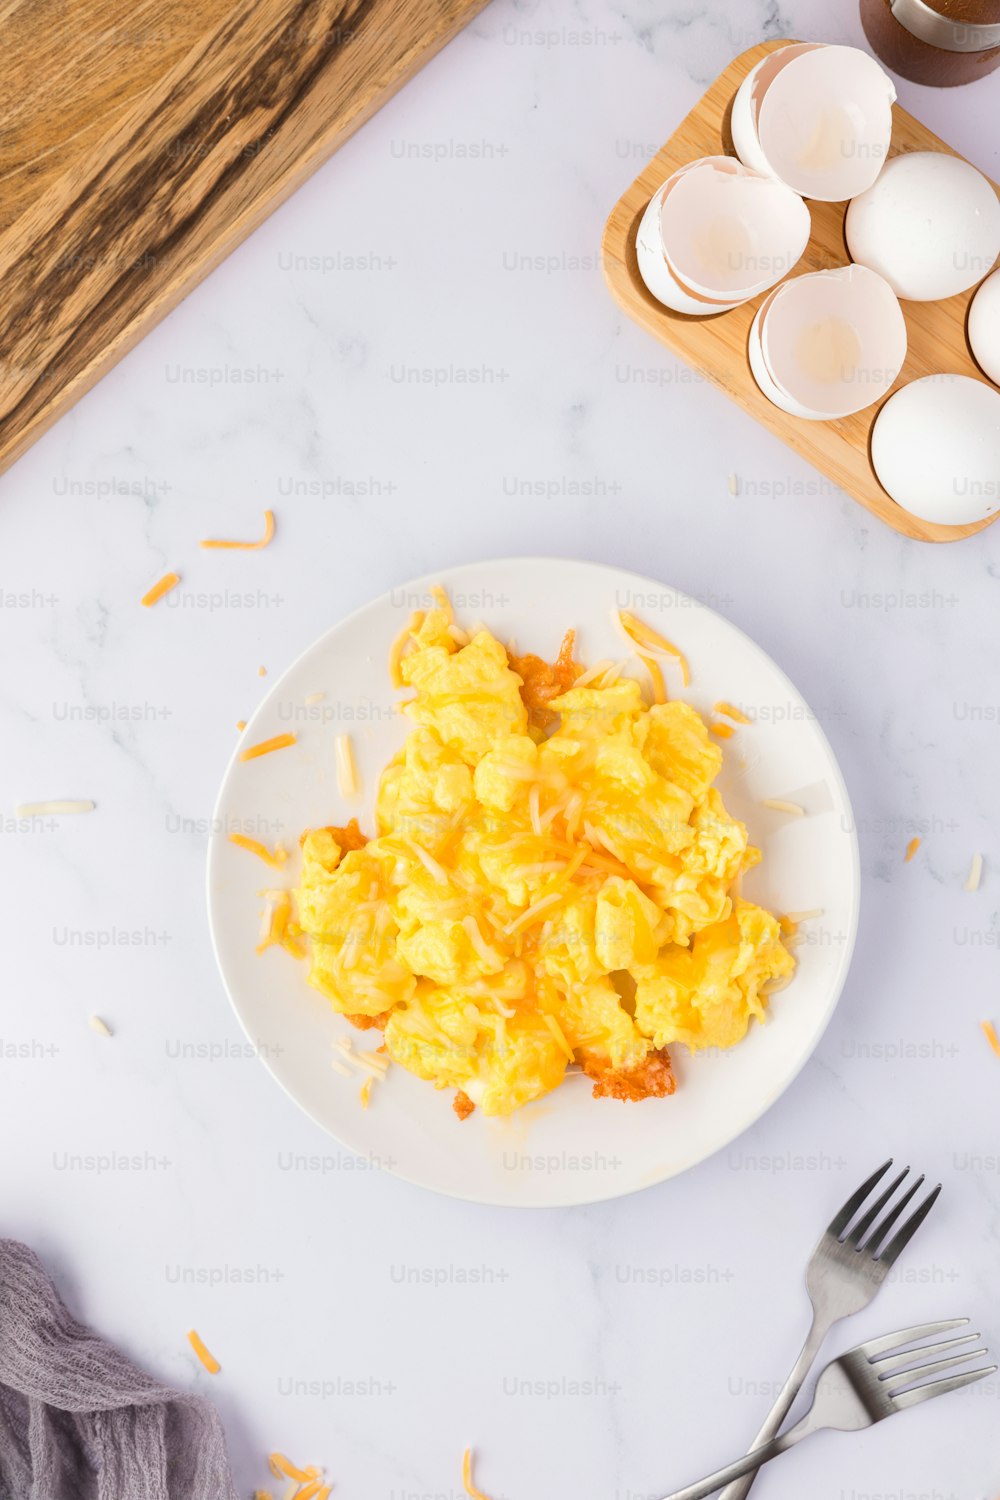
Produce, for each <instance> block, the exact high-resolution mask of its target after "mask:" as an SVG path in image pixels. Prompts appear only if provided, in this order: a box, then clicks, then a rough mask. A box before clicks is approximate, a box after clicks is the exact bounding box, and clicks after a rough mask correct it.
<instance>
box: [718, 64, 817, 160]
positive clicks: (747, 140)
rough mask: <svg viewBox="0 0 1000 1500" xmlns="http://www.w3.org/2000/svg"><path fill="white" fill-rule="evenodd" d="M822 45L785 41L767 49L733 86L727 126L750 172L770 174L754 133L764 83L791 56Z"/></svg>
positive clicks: (776, 72) (773, 76)
mask: <svg viewBox="0 0 1000 1500" xmlns="http://www.w3.org/2000/svg"><path fill="white" fill-rule="evenodd" d="M822 45H823V44H822V42H789V43H788V45H787V46H785V47H779V48H778V50H777V51H776V52H769V53H768V55H767V57H762V58H761V60H760V62H759V63H758V64H757V66H756V67H755V68H751V70H750V72H749V73H748V74H747V76H746V77H745V78H744V80H743V82H742V83H741V84H740V86H739V88H738V89H737V91H736V96H735V98H734V99H733V107H732V109H731V110H730V112H729V129H730V132H731V134H732V137H733V146H734V147H735V149H736V155H737V156H738V157H739V159H740V161H741V162H742V163H743V165H744V166H745V167H749V168H750V170H751V171H753V172H760V174H761V175H762V176H763V177H773V176H774V173H773V172H772V170H771V167H770V164H769V162H768V160H767V157H766V156H765V155H764V152H763V151H762V149H761V144H760V137H759V136H758V134H757V111H758V110H759V108H760V101H761V99H762V98H763V96H764V94H765V92H766V91H767V87H768V85H769V84H770V82H771V81H772V79H773V78H775V77H776V75H777V74H778V72H779V71H780V70H781V69H782V68H783V67H785V65H786V64H787V63H790V62H791V60H792V58H793V57H800V56H801V55H802V53H803V52H812V51H814V50H815V49H816V48H817V47H821V46H822Z"/></svg>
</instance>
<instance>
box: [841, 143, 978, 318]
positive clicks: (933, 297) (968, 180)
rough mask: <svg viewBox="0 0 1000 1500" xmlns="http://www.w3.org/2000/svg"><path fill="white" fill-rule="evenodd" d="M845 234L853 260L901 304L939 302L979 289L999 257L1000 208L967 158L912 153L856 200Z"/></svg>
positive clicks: (894, 162) (895, 159)
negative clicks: (902, 301) (885, 284)
mask: <svg viewBox="0 0 1000 1500" xmlns="http://www.w3.org/2000/svg"><path fill="white" fill-rule="evenodd" d="M845 230H846V233H847V244H848V248H849V249H850V252H851V255H852V257H853V259H854V260H856V261H859V262H860V264H861V265H863V266H870V267H871V269H872V270H873V271H878V273H879V275H881V276H884V277H885V279H886V281H887V282H888V283H889V285H890V286H891V287H892V289H893V291H894V292H895V293H896V295H897V296H899V297H904V298H906V299H907V300H909V301H911V302H930V301H938V300H940V299H942V298H945V297H954V296H955V295H956V294H957V293H958V292H964V291H967V290H968V288H969V287H970V286H974V285H975V283H976V282H977V281H979V280H981V279H982V277H983V276H985V275H986V273H987V271H989V269H990V267H991V266H992V265H993V264H994V262H995V261H996V258H997V256H998V255H1000V200H998V199H997V195H996V192H995V191H994V189H993V185H992V183H991V182H990V181H989V179H988V178H986V177H984V176H983V174H982V172H977V171H976V169H975V167H973V166H971V165H970V164H969V162H967V161H963V160H962V158H961V157H959V156H950V155H948V153H947V152H944V151H911V152H907V153H906V154H905V155H903V156H894V157H893V159H892V161H891V162H889V163H888V164H887V165H886V167H885V170H884V171H883V172H882V175H881V176H880V178H879V180H878V181H877V182H876V183H875V184H874V186H873V187H871V188H869V189H868V191H867V192H866V193H863V194H862V195H861V196H860V197H858V198H855V200H854V202H853V203H852V204H851V205H850V207H849V208H848V210H847V220H846V223H845Z"/></svg>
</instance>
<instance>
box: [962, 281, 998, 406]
mask: <svg viewBox="0 0 1000 1500" xmlns="http://www.w3.org/2000/svg"><path fill="white" fill-rule="evenodd" d="M969 343H970V344H971V346H972V352H973V354H974V355H975V357H976V360H977V361H978V363H979V367H980V369H982V370H984V371H985V372H986V374H987V375H988V376H989V377H990V379H991V380H994V381H996V383H997V385H1000V271H994V272H993V275H992V276H988V277H987V278H986V280H985V281H984V282H983V284H982V286H981V287H980V288H979V291H978V292H977V293H976V295H975V296H974V297H973V299H972V305H971V306H970V308H969Z"/></svg>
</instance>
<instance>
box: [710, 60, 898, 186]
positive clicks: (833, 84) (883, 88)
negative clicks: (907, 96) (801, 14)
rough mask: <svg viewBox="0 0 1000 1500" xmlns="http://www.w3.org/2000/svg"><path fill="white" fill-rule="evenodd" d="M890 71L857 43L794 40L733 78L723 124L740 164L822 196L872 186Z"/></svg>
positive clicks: (884, 143) (888, 112)
mask: <svg viewBox="0 0 1000 1500" xmlns="http://www.w3.org/2000/svg"><path fill="white" fill-rule="evenodd" d="M895 98H896V90H895V89H894V88H893V85H892V81H891V79H890V78H889V75H888V74H887V73H885V72H884V71H883V70H882V68H881V67H880V66H879V64H878V63H877V62H876V61H875V59H874V58H873V57H870V56H869V55H868V53H867V52H862V51H860V50H859V49H858V48H857V47H839V46H823V45H815V44H810V43H793V44H791V45H789V46H788V47H783V48H781V49H780V50H779V51H777V52H773V53H771V54H769V56H767V57H765V58H764V59H763V60H762V61H761V62H759V63H758V64H757V66H756V68H754V69H753V71H752V72H750V73H749V74H748V75H747V77H746V78H745V79H744V80H743V83H742V84H741V85H740V88H739V91H738V92H737V95H736V98H735V99H734V101H733V108H732V114H731V119H730V128H731V130H732V135H733V144H734V146H735V147H736V154H737V155H738V156H739V158H740V161H741V162H743V163H744V165H745V166H748V167H750V168H752V169H753V170H754V171H756V172H763V173H765V174H767V175H769V176H772V177H775V178H777V179H778V181H779V182H783V183H786V184H787V186H788V187H790V188H792V189H794V191H795V192H797V193H800V194H801V195H802V197H804V198H815V199H816V200H817V201H821V202H824V203H842V202H844V201H845V200H846V199H848V198H853V197H855V196H856V195H857V194H858V193H863V192H865V191H866V190H867V189H868V188H870V187H871V185H872V183H873V182H874V181H875V179H876V177H877V176H878V174H879V172H880V171H881V170H882V167H883V165H884V163H885V160H886V157H887V156H888V154H889V142H890V140H891V138H892V105H893V102H894V101H895Z"/></svg>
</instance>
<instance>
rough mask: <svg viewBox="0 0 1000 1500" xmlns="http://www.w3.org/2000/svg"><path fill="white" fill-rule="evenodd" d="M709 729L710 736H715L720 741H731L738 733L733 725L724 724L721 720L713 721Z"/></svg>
mask: <svg viewBox="0 0 1000 1500" xmlns="http://www.w3.org/2000/svg"><path fill="white" fill-rule="evenodd" d="M708 729H709V733H710V734H714V735H715V737H716V739H720V740H731V739H732V737H733V735H734V734H735V733H736V730H735V729H734V728H733V726H732V724H723V722H722V720H721V719H713V720H712V722H711V724H709V726H708Z"/></svg>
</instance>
